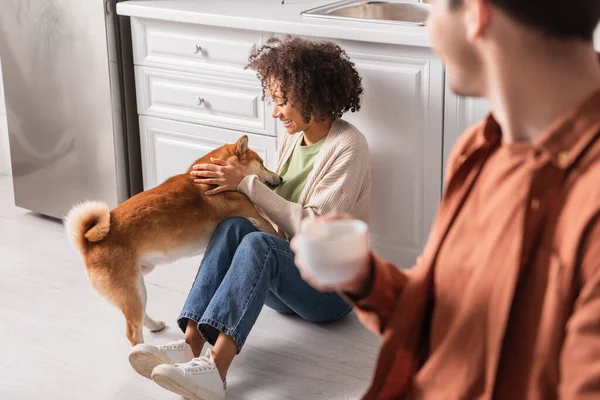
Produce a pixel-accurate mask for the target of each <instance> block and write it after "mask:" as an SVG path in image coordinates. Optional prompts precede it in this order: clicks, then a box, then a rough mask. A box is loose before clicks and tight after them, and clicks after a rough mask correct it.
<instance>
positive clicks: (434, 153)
mask: <svg viewBox="0 0 600 400" xmlns="http://www.w3.org/2000/svg"><path fill="white" fill-rule="evenodd" d="M339 44H340V46H342V48H344V49H345V50H346V51H347V52H348V54H349V56H350V58H351V59H352V61H353V62H354V63H355V65H356V67H357V69H358V71H359V73H360V75H361V76H362V78H363V87H364V94H363V98H362V108H361V110H360V112H358V113H348V114H346V116H345V117H344V118H345V119H346V120H348V121H349V122H351V123H352V124H354V125H355V126H356V127H357V128H359V129H360V130H361V132H362V133H363V134H364V135H365V136H366V137H367V140H368V142H369V148H370V154H371V166H372V178H373V191H372V212H371V226H370V231H371V237H370V239H371V244H372V246H373V248H374V250H375V251H376V252H377V253H379V254H380V255H382V256H383V257H385V258H387V259H389V260H392V261H394V262H395V263H396V264H397V265H399V266H402V267H411V266H412V265H413V263H414V261H415V259H416V257H417V256H418V255H419V254H420V252H421V251H422V249H423V247H424V244H425V241H426V239H427V236H428V234H429V229H430V227H431V224H432V222H433V219H434V217H435V213H436V211H437V207H438V204H439V200H440V197H441V184H440V182H441V180H442V172H441V171H442V120H443V106H444V104H443V81H444V79H443V78H444V72H443V65H442V63H441V61H439V60H438V59H437V58H436V57H434V56H433V53H432V52H431V51H430V50H429V49H425V48H403V47H399V46H390V45H381V44H371V43H370V44H368V45H367V44H360V43H357V42H339Z"/></svg>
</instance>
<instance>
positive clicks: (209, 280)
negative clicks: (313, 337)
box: [177, 218, 351, 353]
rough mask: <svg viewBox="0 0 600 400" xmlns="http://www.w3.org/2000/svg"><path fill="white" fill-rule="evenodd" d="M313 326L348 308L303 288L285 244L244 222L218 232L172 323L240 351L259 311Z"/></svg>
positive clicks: (232, 220) (333, 297)
mask: <svg viewBox="0 0 600 400" xmlns="http://www.w3.org/2000/svg"><path fill="white" fill-rule="evenodd" d="M264 304H266V305H267V306H269V307H270V308H272V309H274V310H276V311H278V312H280V313H285V314H297V315H298V316H300V317H301V318H303V319H305V320H308V321H311V322H315V323H321V322H330V321H334V320H336V319H339V318H341V317H343V316H345V315H347V314H348V313H349V312H350V311H351V307H350V306H349V305H348V304H347V303H346V302H345V301H344V300H343V299H342V298H341V297H340V296H339V295H338V294H337V293H321V292H319V291H317V290H315V289H313V288H312V287H311V286H310V285H309V284H308V283H306V282H305V281H304V280H303V279H302V277H301V276H300V273H299V271H298V269H297V268H296V266H295V264H294V253H293V252H292V250H291V249H290V244H289V242H288V241H287V240H284V239H280V238H278V237H276V236H273V235H270V234H267V233H263V232H259V231H257V229H256V228H255V227H254V225H252V223H250V222H249V221H248V220H246V219H244V218H229V219H226V220H224V221H223V222H221V223H220V224H219V226H217V229H216V230H215V232H214V234H213V236H212V238H211V240H210V242H209V244H208V247H207V249H206V252H205V253H204V258H203V259H202V263H201V264H200V269H199V270H198V274H197V275H196V279H195V280H194V284H193V285H192V289H191V290H190V293H189V294H188V297H187V300H186V302H185V305H184V306H183V310H182V312H181V315H180V317H179V319H178V320H177V323H178V325H179V327H180V328H181V330H182V331H183V332H185V329H186V327H187V324H188V320H193V321H195V322H197V323H198V331H199V332H200V334H201V335H202V337H203V338H204V339H205V340H206V341H207V342H208V343H210V344H212V345H214V344H215V342H216V340H217V337H218V336H219V332H223V333H224V334H226V335H227V336H229V337H231V338H232V339H233V340H234V341H235V343H236V345H237V348H238V353H239V352H240V350H241V349H242V347H243V345H244V343H245V341H246V338H247V337H248V334H249V333H250V330H251V329H252V327H253V326H254V323H255V322H256V319H257V318H258V315H259V314H260V311H261V310H262V307H263V305H264Z"/></svg>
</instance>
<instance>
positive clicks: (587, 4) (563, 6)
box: [450, 0, 600, 41]
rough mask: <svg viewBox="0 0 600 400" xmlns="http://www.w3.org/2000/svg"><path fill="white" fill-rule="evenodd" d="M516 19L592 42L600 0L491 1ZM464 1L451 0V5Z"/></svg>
mask: <svg viewBox="0 0 600 400" xmlns="http://www.w3.org/2000/svg"><path fill="white" fill-rule="evenodd" d="M488 1H489V2H490V3H491V4H494V5H496V6H498V7H500V8H501V9H502V10H504V11H505V12H506V13H507V14H508V15H510V16H511V17H512V18H514V19H515V20H517V21H519V22H521V23H522V24H525V25H526V26H529V27H531V28H535V29H538V30H541V31H542V32H543V33H544V34H546V35H549V36H552V37H555V38H558V39H583V40H585V41H592V40H593V39H594V31H595V30H596V27H597V26H598V22H600V0H568V1H567V0H488ZM462 2H463V0H450V4H451V5H452V6H458V5H460V4H462Z"/></svg>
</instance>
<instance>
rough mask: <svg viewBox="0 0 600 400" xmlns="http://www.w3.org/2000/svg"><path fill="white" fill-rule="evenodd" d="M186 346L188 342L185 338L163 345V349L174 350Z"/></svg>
mask: <svg viewBox="0 0 600 400" xmlns="http://www.w3.org/2000/svg"><path fill="white" fill-rule="evenodd" d="M185 346H187V343H186V341H185V339H182V340H179V341H177V342H174V343H168V344H165V345H163V346H161V347H162V348H163V349H167V350H172V349H183V348H184V347H185Z"/></svg>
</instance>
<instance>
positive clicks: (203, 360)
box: [152, 349, 226, 400]
mask: <svg viewBox="0 0 600 400" xmlns="http://www.w3.org/2000/svg"><path fill="white" fill-rule="evenodd" d="M152 380H154V382H156V383H157V384H159V385H160V386H162V387H163V388H165V389H167V390H169V391H171V392H173V393H177V394H178V395H180V396H183V397H185V398H186V399H192V400H223V399H225V388H226V384H225V383H224V382H223V381H222V380H221V376H220V375H219V370H218V369H217V366H216V365H215V361H214V358H213V354H212V352H211V351H210V349H209V350H208V351H207V352H206V355H204V356H202V357H198V358H194V359H192V361H190V362H188V363H185V364H174V365H168V364H162V365H159V366H158V367H156V368H154V371H152Z"/></svg>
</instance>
